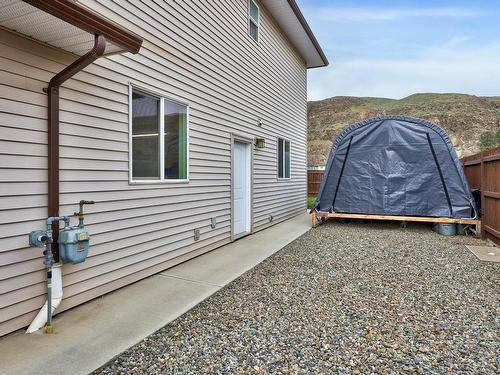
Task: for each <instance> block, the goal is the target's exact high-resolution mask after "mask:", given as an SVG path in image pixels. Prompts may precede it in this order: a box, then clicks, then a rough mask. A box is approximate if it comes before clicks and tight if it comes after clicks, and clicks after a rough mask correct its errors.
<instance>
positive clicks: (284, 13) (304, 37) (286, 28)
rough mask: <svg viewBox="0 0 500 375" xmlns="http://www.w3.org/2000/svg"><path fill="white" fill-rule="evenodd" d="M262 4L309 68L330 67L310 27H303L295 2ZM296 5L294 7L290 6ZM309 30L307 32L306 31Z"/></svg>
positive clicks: (274, 0)
mask: <svg viewBox="0 0 500 375" xmlns="http://www.w3.org/2000/svg"><path fill="white" fill-rule="evenodd" d="M260 2H261V3H262V4H263V5H264V6H265V7H266V9H267V10H268V11H269V13H271V15H272V16H273V18H274V19H275V20H276V22H277V23H278V25H279V26H280V28H281V29H282V30H283V32H284V33H285V34H286V35H287V37H288V39H289V40H290V42H291V43H292V44H293V45H294V46H295V48H296V49H297V50H298V52H299V53H300V54H301V56H302V57H303V58H304V60H305V61H306V64H307V67H308V68H316V67H322V66H327V65H328V60H327V59H326V57H325V56H324V54H323V51H322V50H321V47H320V46H319V45H318V43H317V41H316V39H315V38H314V36H313V35H312V32H311V31H310V29H309V26H307V25H303V23H302V22H301V20H300V19H299V17H302V21H303V22H304V23H305V19H304V18H303V16H302V14H300V15H297V13H296V12H300V11H299V10H298V7H297V5H295V1H289V0H260ZM291 2H293V3H294V5H295V9H294V7H293V6H292V5H291V4H290V3H291ZM306 28H307V30H306Z"/></svg>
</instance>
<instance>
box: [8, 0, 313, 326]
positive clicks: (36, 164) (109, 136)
mask: <svg viewBox="0 0 500 375" xmlns="http://www.w3.org/2000/svg"><path fill="white" fill-rule="evenodd" d="M82 2H83V3H85V4H86V5H88V6H89V7H91V8H92V9H94V10H96V11H97V12H99V13H101V14H103V15H104V16H106V17H108V18H110V19H112V20H114V21H116V22H118V23H120V24H121V25H123V26H124V27H126V28H128V29H130V30H131V31H133V32H135V33H137V34H139V35H140V36H142V37H143V38H144V43H143V47H142V49H141V51H140V53H139V54H138V55H131V54H126V55H116V56H111V57H107V58H101V59H99V60H97V61H96V62H95V63H94V64H92V65H90V66H89V67H87V68H86V69H85V70H84V71H83V72H80V73H78V74H77V75H76V76H75V77H74V78H72V79H70V80H69V81H67V82H66V83H64V85H63V87H62V88H61V91H60V92H61V101H60V108H61V113H60V121H61V131H60V167H61V171H60V178H61V184H60V190H61V194H60V202H61V214H67V215H70V214H72V213H73V212H74V211H75V210H76V209H77V202H78V201H79V200H80V199H92V200H95V201H96V202H97V203H96V204H95V205H94V206H88V207H87V208H86V211H87V214H86V217H85V221H86V225H87V226H88V229H89V230H90V232H91V249H90V253H89V258H88V259H87V261H86V262H84V263H82V264H79V265H68V264H66V265H64V267H63V285H64V299H63V302H62V304H61V306H60V308H59V309H58V311H64V310H66V309H68V308H71V307H73V306H75V305H78V304H80V303H82V302H85V301H88V300H90V299H92V298H95V297H97V296H100V295H102V294H104V293H107V292H109V291H112V290H114V289H117V288H119V287H121V286H123V285H126V284H129V283H131V282H134V281H136V280H139V279H141V278H144V277H146V276H149V275H151V274H154V273H156V272H159V271H161V270H164V269H166V268H168V267H171V266H173V265H175V264H177V263H179V262H182V261H185V260H187V259H189V258H190V257H193V256H196V255H199V254H201V253H203V252H206V251H209V250H212V249H214V248H216V247H219V246H221V245H223V244H226V243H228V242H229V241H230V230H231V229H230V228H231V217H230V212H231V191H230V183H231V134H236V135H242V136H246V137H264V138H265V139H266V147H265V148H264V149H254V151H253V153H254V154H253V173H254V175H253V222H254V228H253V229H254V231H257V230H261V229H264V228H266V227H268V226H269V225H273V224H275V223H277V222H280V221H282V220H285V219H287V218H289V217H292V216H294V215H297V214H299V213H301V212H303V210H304V209H305V196H306V178H307V176H306V68H305V63H304V61H303V60H302V59H301V58H300V56H299V55H298V54H297V52H296V51H295V50H294V48H293V47H292V46H291V44H290V43H289V42H288V40H287V38H286V37H285V36H284V35H283V33H282V32H281V30H280V29H279V28H278V27H277V25H276V24H275V23H274V21H273V20H272V18H271V17H270V16H269V14H268V12H267V11H266V9H265V8H264V7H263V6H262V5H261V4H259V5H260V9H261V24H260V27H261V28H260V32H259V42H258V43H256V42H255V41H254V40H253V39H252V38H251V37H250V36H249V35H248V33H247V29H248V27H247V22H248V20H247V0H227V1H224V2H210V3H209V2H203V1H180V0H179V1H168V2H166V1H160V0H147V1H146V0H144V1H135V2H112V1H109V0H96V1H93V0H88V1H87V0H86V1H82ZM73 60H74V57H73V56H71V55H68V54H66V53H63V52H61V51H57V50H54V49H51V48H48V47H45V46H41V45H39V44H36V43H34V42H31V41H29V40H28V39H25V38H22V37H19V36H16V35H14V34H11V33H8V32H5V31H1V30H0V132H1V133H0V335H3V334H6V333H8V332H11V331H13V330H15V329H18V328H21V327H23V326H25V325H27V324H29V322H30V321H31V319H32V318H33V317H34V315H35V314H36V312H37V311H38V309H39V308H40V307H41V305H42V304H43V302H44V301H45V272H44V266H43V263H42V256H41V250H40V249H32V248H28V247H26V246H27V234H28V232H29V231H31V230H34V229H42V228H44V219H45V216H46V212H47V183H46V181H47V160H46V155H47V145H46V143H47V121H46V116H47V108H46V101H47V97H46V95H45V94H44V93H43V91H42V89H43V87H45V86H46V85H47V82H48V81H49V80H50V78H51V77H52V76H53V75H54V74H55V73H57V72H59V71H60V70H62V69H63V68H64V67H65V66H67V65H68V64H69V63H71V61H73ZM129 83H134V84H136V85H139V86H141V87H144V88H146V89H149V90H152V91H154V92H157V93H159V94H161V95H163V96H165V97H166V98H170V99H173V100H176V101H179V102H183V103H186V104H187V105H189V107H190V122H189V151H190V152H189V182H188V183H168V182H167V183H163V184H150V185H148V184H129V154H128V151H129V144H128V140H129V134H128V131H129V124H128V118H129V113H128V108H129V107H128V104H129V103H128V101H129V97H128V95H129ZM258 119H262V122H263V126H262V127H259V126H258V125H257V122H258ZM278 137H282V138H285V139H289V140H291V179H290V180H280V181H279V180H278V178H277V138H278ZM270 215H272V216H273V218H274V219H273V221H272V222H270V221H269V218H270ZM214 216H216V217H217V219H218V224H217V227H216V228H215V229H212V228H211V227H210V219H211V218H212V217H214ZM196 228H200V230H201V238H200V240H199V241H197V242H195V241H194V239H193V231H194V229H196Z"/></svg>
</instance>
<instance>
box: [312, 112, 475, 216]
mask: <svg viewBox="0 0 500 375" xmlns="http://www.w3.org/2000/svg"><path fill="white" fill-rule="evenodd" d="M315 208H316V209H317V210H318V211H334V212H339V213H356V214H377V215H397V216H430V217H452V218H473V217H475V216H476V212H477V210H476V208H475V203H474V200H473V198H472V193H471V190H470V187H469V184H468V183H467V180H466V178H465V175H464V172H463V169H462V166H461V165H460V162H459V160H458V157H457V154H456V153H455V150H454V148H453V144H452V143H451V141H450V139H449V138H448V135H447V134H446V132H445V131H444V130H443V129H441V128H440V127H439V126H437V125H436V124H434V123H432V122H429V121H425V120H421V119H417V118H413V117H407V116H384V117H375V118H370V119H367V120H364V121H361V122H359V123H356V124H354V125H352V126H350V127H349V128H347V129H345V130H344V131H343V132H342V133H341V134H340V135H339V137H338V138H337V140H336V141H335V143H334V145H333V147H332V151H331V152H330V156H329V158H328V162H327V164H326V169H325V174H324V176H323V180H322V182H321V186H320V191H319V194H318V197H317V199H316V203H315Z"/></svg>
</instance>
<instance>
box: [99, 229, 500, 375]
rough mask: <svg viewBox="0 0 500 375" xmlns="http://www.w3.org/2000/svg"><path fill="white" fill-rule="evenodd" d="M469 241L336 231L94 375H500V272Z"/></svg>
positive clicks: (296, 248)
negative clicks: (471, 248)
mask: <svg viewBox="0 0 500 375" xmlns="http://www.w3.org/2000/svg"><path fill="white" fill-rule="evenodd" d="M466 244H473V245H478V244H480V241H478V240H476V239H473V238H471V237H464V236H456V237H445V236H440V235H438V234H436V233H434V232H432V231H431V230H430V227H429V226H426V225H417V224H412V223H408V228H406V229H400V228H399V225H398V224H396V223H377V224H355V223H349V224H345V223H343V224H335V223H331V222H327V223H325V224H323V225H322V226H320V227H318V228H315V229H313V230H311V231H309V232H308V233H306V234H304V235H303V236H302V237H300V238H299V239H297V240H295V241H294V242H292V243H291V244H289V245H288V246H286V247H285V248H283V249H282V250H281V251H280V252H278V253H277V254H275V255H274V256H272V257H271V258H269V259H267V260H266V261H264V262H263V263H261V264H260V265H258V266H257V267H255V268H254V269H253V270H251V271H249V272H247V273H245V274H244V275H242V276H241V277H240V278H239V279H237V280H235V281H234V282H232V283H231V284H229V285H228V286H226V287H225V288H223V289H222V290H221V291H220V292H218V293H216V294H215V295H213V296H212V297H210V298H208V299H207V300H205V301H204V302H202V303H201V304H199V305H198V306H196V307H195V308H193V309H192V310H191V311H189V312H187V313H186V314H184V315H183V316H181V317H179V318H178V319H176V320H175V321H173V322H172V323H171V324H168V325H167V326H165V327H164V328H162V329H160V330H159V331H157V332H155V333H154V334H152V335H151V336H149V337H147V338H146V339H144V340H143V341H142V342H140V343H139V344H137V345H135V346H134V347H132V348H130V349H128V350H127V351H125V352H124V353H122V354H121V355H119V356H118V357H116V358H115V359H114V360H112V361H110V362H109V363H108V364H106V365H105V366H103V367H102V368H100V369H99V370H97V371H96V374H117V373H127V374H138V373H169V374H170V373H174V374H192V373H219V374H223V373H245V374H246V373H256V374H260V373H274V374H302V373H319V374H321V373H325V374H326V373H338V374H347V373H354V374H356V373H357V374H367V373H387V374H389V373H394V374H395V373H401V372H407V373H428V374H441V373H481V374H486V373H491V374H494V373H499V371H500V370H499V367H500V359H499V358H500V341H499V331H500V329H499V328H500V325H499V312H500V308H499V304H498V301H499V290H500V288H499V286H498V280H499V276H500V264H498V263H484V262H481V261H479V260H477V259H476V258H475V256H474V255H472V254H471V253H469V251H468V250H467V249H466V248H465V246H464V245H466Z"/></svg>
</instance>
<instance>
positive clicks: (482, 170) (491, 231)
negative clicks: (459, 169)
mask: <svg viewBox="0 0 500 375" xmlns="http://www.w3.org/2000/svg"><path fill="white" fill-rule="evenodd" d="M460 161H461V162H462V165H463V167H464V171H465V175H466V176H467V180H468V181H469V184H470V186H471V188H472V189H481V210H482V218H481V219H482V237H483V238H488V239H490V240H492V241H493V242H495V243H497V244H499V245H500V147H497V148H494V149H492V150H488V151H483V152H480V153H478V154H475V155H471V156H467V157H464V158H462V159H460Z"/></svg>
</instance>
